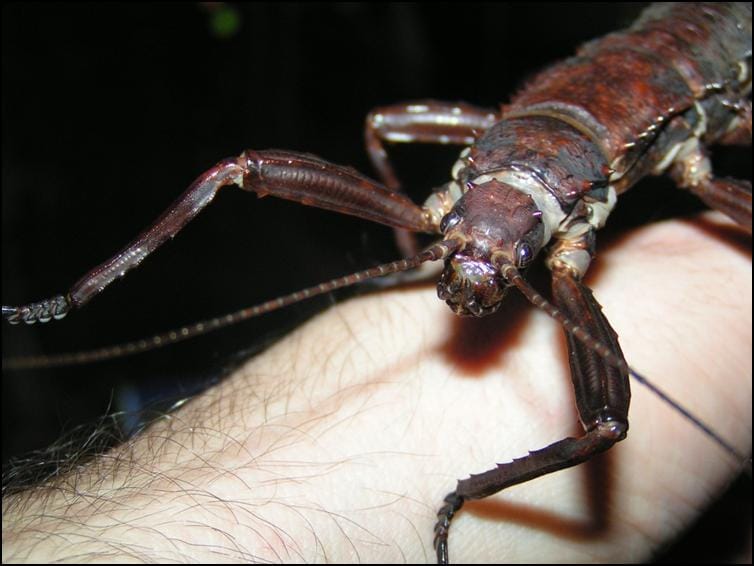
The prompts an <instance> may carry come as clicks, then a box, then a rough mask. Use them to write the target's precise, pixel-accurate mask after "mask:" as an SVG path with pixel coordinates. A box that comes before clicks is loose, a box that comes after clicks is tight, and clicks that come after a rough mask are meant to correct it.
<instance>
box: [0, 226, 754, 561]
mask: <svg viewBox="0 0 754 566" xmlns="http://www.w3.org/2000/svg"><path fill="white" fill-rule="evenodd" d="M750 250H751V240H750V237H749V236H746V235H743V234H742V233H741V232H740V231H738V229H736V228H734V227H732V226H731V225H730V223H729V222H728V221H726V220H724V219H722V217H721V216H719V215H715V214H707V215H704V216H702V217H700V218H697V219H695V220H693V221H692V220H688V221H672V222H663V223H658V224H655V225H652V226H648V227H644V228H641V229H638V230H635V231H633V232H631V233H630V234H629V235H626V236H624V237H622V238H620V239H619V240H617V241H615V242H612V243H610V244H609V245H604V242H603V245H602V246H601V247H600V255H599V257H598V260H597V262H596V264H595V266H594V269H593V273H591V274H590V276H589V279H588V282H589V283H590V285H592V287H593V289H594V290H595V295H596V297H597V298H598V299H599V300H600V302H601V303H602V305H603V307H604V309H605V312H606V313H607V316H608V318H609V319H610V321H611V322H612V324H613V326H614V327H615V328H616V330H617V331H618V333H619V335H620V338H621V344H622V347H623V350H624V352H625V354H626V359H627V360H628V361H629V363H630V364H631V365H632V366H633V367H635V368H637V369H638V370H639V371H642V372H643V373H645V375H647V376H649V377H651V378H652V379H653V380H654V382H655V383H656V384H658V385H660V386H661V387H663V388H664V389H665V390H666V391H668V392H669V393H671V394H672V395H673V396H674V397H675V398H677V399H679V400H682V401H683V402H684V403H685V404H686V406H687V407H688V408H690V409H691V410H692V411H693V412H694V413H695V414H696V415H698V416H700V417H701V418H702V419H704V420H705V421H706V422H708V423H710V424H711V425H712V426H713V427H714V428H715V429H716V430H717V431H719V432H720V433H721V434H722V435H723V436H724V437H725V438H727V439H729V440H730V441H732V442H733V443H734V444H735V445H736V446H737V447H738V449H739V450H741V451H742V452H744V453H746V454H748V453H750V449H751V414H752V413H751V399H752V398H751V364H752V351H751V344H752V337H751V330H752V324H751V322H752V321H751V312H752V308H751V251H750ZM538 284H539V286H540V287H541V286H542V282H541V281H540V282H538ZM433 287H434V286H433V285H421V286H412V287H410V288H408V289H403V290H392V291H384V292H378V293H374V294H371V295H369V296H365V297H362V298H359V299H356V300H351V301H348V302H345V303H343V304H340V305H337V306H335V307H333V308H331V309H329V310H328V311H327V312H325V313H324V314H322V315H320V316H318V317H317V318H315V319H313V320H312V321H310V322H309V323H307V324H305V325H304V326H302V327H301V328H300V329H298V330H297V331H296V332H294V333H292V334H291V335H290V336H288V337H287V338H285V339H284V340H282V341H281V342H279V343H278V344H276V345H275V346H274V347H272V348H270V349H269V350H267V351H266V352H264V353H263V354H262V355H260V356H258V357H256V358H254V359H252V360H250V361H249V362H248V363H247V364H246V365H245V366H244V367H243V368H241V369H240V370H239V371H238V372H237V373H235V374H234V375H233V376H232V377H230V378H229V379H227V380H226V381H224V382H223V383H222V384H220V385H219V386H217V387H214V388H213V389H210V390H209V391H207V392H206V393H204V394H203V395H201V396H199V397H197V398H196V399H194V400H192V401H191V402H189V403H187V404H186V405H184V406H183V407H181V408H180V409H178V410H177V411H175V412H174V413H172V414H171V415H169V416H167V417H165V418H163V419H162V420H160V421H158V422H156V423H155V424H153V425H152V426H151V427H150V428H149V429H147V430H146V431H145V432H144V433H143V434H141V435H140V436H138V437H137V438H135V439H134V440H133V441H132V442H131V443H129V444H128V445H125V446H122V447H119V448H117V449H115V450H113V451H111V452H109V453H108V454H106V455H104V456H102V457H100V458H98V459H96V460H95V461H93V462H91V463H90V464H88V465H86V466H84V467H83V468H82V469H79V470H77V471H76V472H75V473H74V474H72V475H69V476H68V477H65V478H61V479H59V480H58V481H56V482H55V484H54V485H51V486H45V487H41V488H38V489H35V490H32V491H28V492H25V493H22V494H19V495H15V496H11V497H6V498H4V500H3V561H4V562H5V561H35V562H47V561H53V560H55V561H69V562H84V561H118V562H121V561H142V560H143V561H160V562H162V561H181V562H182V561H192V562H197V561H198V562H203V561H206V562H222V561H240V560H249V561H275V562H304V561H305V562H314V561H317V562H324V561H332V562H336V561H337V562H353V561H361V562H432V561H434V552H433V550H432V527H433V524H434V522H435V514H436V512H437V509H438V508H439V506H440V503H441V501H442V498H443V496H444V495H445V494H446V493H447V492H449V491H450V490H452V489H453V488H454V486H455V482H456V480H457V479H458V478H462V477H465V476H467V475H468V474H469V473H470V472H481V471H484V470H486V469H488V468H490V467H492V466H493V465H494V463H495V462H501V461H506V460H509V459H511V458H514V457H518V456H522V455H524V454H525V453H526V451H527V450H533V449H537V448H541V447H543V446H545V445H546V444H548V443H550V442H553V441H555V440H558V439H560V438H562V437H563V436H565V435H574V434H578V433H579V431H580V427H579V425H578V423H577V416H576V412H575V408H574V405H573V394H572V392H571V385H570V379H569V377H568V371H567V364H566V360H565V341H564V339H563V337H562V333H561V331H560V329H559V328H558V327H557V325H556V323H555V322H554V321H552V320H550V319H549V318H547V316H546V315H544V314H543V313H541V312H537V311H535V310H534V309H533V308H530V307H528V306H527V305H525V304H524V303H523V302H522V301H521V300H520V299H518V298H514V297H513V296H511V297H510V298H509V305H508V306H507V307H504V309H503V310H502V312H501V313H499V314H497V315H494V316H493V317H489V318H488V319H485V320H459V319H458V318H456V317H455V316H454V315H453V314H452V313H451V312H450V311H449V309H448V308H447V307H446V306H445V305H444V304H443V303H442V302H441V301H439V300H438V299H437V298H436V296H435V291H434V288H433ZM738 469H739V467H738V466H737V465H736V463H735V462H732V461H731V460H730V459H729V457H728V456H727V455H726V454H725V453H724V452H723V451H722V450H721V449H720V448H718V447H717V446H716V445H714V444H713V443H712V442H711V441H710V440H708V439H707V438H706V437H704V436H703V435H702V434H701V433H700V432H699V431H697V430H695V429H694V428H692V427H691V426H690V425H689V424H688V423H687V422H686V421H684V420H683V419H682V418H681V417H680V416H678V415H677V414H675V413H674V412H672V411H671V409H669V408H668V407H667V406H666V405H664V404H662V403H661V402H660V401H659V400H658V399H657V398H655V397H654V396H653V395H652V394H650V393H649V392H648V391H647V390H646V389H644V388H643V387H641V386H640V385H637V384H635V383H634V384H633V398H632V405H631V411H630V430H629V435H628V438H627V439H626V440H625V441H623V442H621V443H619V444H618V445H617V446H616V447H615V448H613V449H612V450H610V451H609V452H608V453H607V454H606V455H604V456H603V457H600V458H598V459H597V461H596V462H593V463H590V464H588V465H585V466H579V467H576V468H573V469H570V470H566V471H563V472H558V473H555V474H552V475H549V476H546V477H544V478H540V479H537V480H534V481H532V482H529V483H526V484H524V485H521V486H517V487H514V488H512V489H510V490H508V491H506V492H504V493H502V494H498V495H496V496H494V497H491V498H489V499H487V500H484V501H480V502H476V503H472V504H468V505H467V506H465V507H464V509H463V510H462V511H461V512H460V513H459V514H458V516H457V518H456V519H455V521H454V523H453V527H452V529H451V535H450V553H451V560H455V561H458V562H461V561H464V562H465V561H472V562H495V561H505V562H620V561H640V560H646V559H648V558H649V557H650V556H651V554H652V552H653V551H654V550H656V549H657V548H658V547H659V546H661V545H663V544H665V543H667V542H668V541H669V540H671V539H672V538H673V537H674V535H676V534H677V533H678V532H679V530H681V529H683V528H684V527H685V526H687V525H688V524H689V523H690V522H691V521H692V520H693V519H694V517H695V516H696V515H697V514H699V513H700V512H701V511H702V510H703V508H704V507H705V505H706V504H707V503H709V502H710V500H712V499H713V498H714V497H715V495H716V494H717V493H718V492H719V491H720V490H721V489H722V488H724V486H725V485H726V484H727V482H729V481H730V480H731V478H733V477H735V476H736V475H737V473H738Z"/></svg>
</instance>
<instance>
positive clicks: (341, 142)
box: [2, 3, 751, 561]
mask: <svg viewBox="0 0 754 566" xmlns="http://www.w3.org/2000/svg"><path fill="white" fill-rule="evenodd" d="M234 9H235V11H236V14H237V18H238V22H239V24H240V25H239V28H238V29H237V31H236V32H235V33H231V34H230V35H228V36H225V37H223V36H222V34H218V33H216V32H214V31H213V27H212V21H213V13H214V10H215V8H213V7H211V6H208V5H207V4H141V3H134V4H120V5H118V4H115V5H113V4H86V5H80V4H76V5H66V4H45V5H41V4H30V3H23V4H13V5H8V4H4V5H3V8H2V162H3V167H2V175H3V176H2V199H3V201H2V205H3V206H2V215H3V221H2V226H3V238H2V246H3V252H2V273H3V290H2V298H3V303H5V304H21V303H24V302H29V301H31V300H38V299H41V298H45V297H49V296H52V295H54V294H57V293H59V292H63V291H65V290H66V289H67V287H68V286H69V285H70V284H72V283H73V282H74V281H76V280H77V279H78V278H79V277H80V276H81V275H82V274H83V273H85V272H86V271H88V270H89V269H90V268H91V267H93V266H94V265H96V264H98V263H99V262H101V261H102V260H104V259H106V258H107V257H109V256H110V255H111V254H112V253H114V252H115V251H116V250H118V249H119V248H121V247H122V246H123V245H124V244H125V243H126V242H127V241H129V240H130V239H131V238H132V237H133V236H135V235H136V234H137V233H138V232H139V231H141V230H142V229H143V228H144V227H145V226H147V225H148V224H149V223H150V222H151V221H152V220H153V219H154V218H156V217H157V215H158V214H159V213H160V212H162V210H164V208H165V207H166V206H167V205H169V204H170V202H172V200H173V199H174V198H175V197H176V196H177V195H178V194H179V193H180V192H181V191H182V190H183V189H184V188H185V187H186V186H188V184H189V183H190V182H191V181H192V180H193V179H194V178H195V177H196V176H197V175H198V174H199V173H201V172H202V171H204V170H206V169H207V168H209V167H211V166H212V165H213V164H214V163H215V162H217V161H218V160H219V159H221V158H223V157H228V156H234V155H237V154H238V153H240V152H241V150H243V149H245V148H255V149H266V148H286V149H294V150H300V151H307V152H311V153H315V154H318V155H320V156H322V157H324V158H326V159H328V160H331V161H334V162H336V163H342V164H347V165H352V166H354V167H356V168H357V169H359V170H361V171H363V172H365V173H367V174H369V175H373V172H372V170H371V168H370V166H369V163H368V160H367V156H366V152H365V150H364V149H363V142H362V135H363V134H362V133H363V120H364V117H365V115H366V113H367V112H368V111H369V110H370V109H371V108H373V107H375V106H377V105H381V104H388V103H392V102H397V101H403V100H411V99H418V98H429V97H431V98H437V99H442V100H466V101H468V102H473V103H477V104H480V105H485V106H495V105H496V104H498V103H500V102H504V101H506V100H507V98H508V96H509V95H510V94H511V93H512V92H514V91H515V90H516V88H518V87H519V86H520V85H521V83H522V81H524V80H525V79H526V78H527V77H528V76H530V75H531V74H532V73H534V72H535V71H537V70H539V69H541V68H542V67H543V66H544V65H546V64H547V63H550V62H552V61H554V60H557V59H559V58H562V57H564V56H567V55H569V54H571V53H572V52H573V50H574V49H575V48H576V46H578V45H579V44H580V43H582V42H583V41H585V40H588V39H591V38H593V37H596V36H599V35H602V34H604V33H606V32H608V31H611V30H614V29H617V28H620V27H623V26H625V25H627V24H629V23H630V22H631V20H632V19H633V18H634V17H635V16H636V14H637V13H638V10H639V6H637V5H636V4H628V3H626V4H622V3H611V4H607V3H604V4H574V3H568V4H537V3H526V4H510V5H508V4H506V5H502V4H483V5H478V4H473V3H464V4H462V5H457V4H435V3H433V4H419V5H416V4H393V5H374V4H367V3H354V4H316V3H306V4H285V3H275V4H251V5H239V6H234ZM458 151H459V150H458V149H457V148H452V149H450V150H448V148H435V147H430V148H427V147H414V148H405V147H401V148H396V150H395V151H394V152H392V155H394V156H395V158H396V162H397V165H398V171H399V174H400V175H401V177H402V178H403V179H404V180H405V181H406V186H407V188H408V189H409V190H410V192H411V193H412V196H413V197H414V198H415V199H416V200H423V199H424V198H425V197H426V195H427V194H428V192H429V190H430V188H431V187H432V186H434V185H437V184H439V183H442V182H444V181H445V180H446V178H447V175H448V171H449V168H450V165H451V163H452V161H453V160H454V158H455V156H456V155H457V153H458ZM718 166H719V167H720V168H722V169H723V170H724V171H726V172H728V173H730V174H738V175H739V176H745V177H746V176H748V178H750V176H751V157H750V150H748V149H747V150H744V151H735V150H726V151H725V152H722V154H721V159H719V160H718ZM651 183H653V184H651ZM696 206H697V205H696V203H695V201H694V200H693V199H690V198H688V197H687V195H685V194H683V193H681V192H679V191H673V190H672V187H670V185H669V183H667V182H665V181H662V180H658V181H654V182H651V181H650V182H649V183H647V184H646V186H644V185H643V188H640V189H637V190H636V191H632V193H629V194H628V195H626V197H625V199H624V200H623V201H622V202H621V207H620V210H619V211H618V212H617V213H616V215H615V218H614V219H613V221H612V223H611V226H610V227H609V228H608V229H609V230H620V229H625V227H626V226H628V225H632V224H638V223H643V222H647V221H652V220H657V219H659V218H663V217H667V216H670V215H674V214H678V213H679V212H680V213H684V212H689V211H691V210H693V209H694V208H695V207H696ZM396 255H397V252H396V250H395V248H394V245H393V241H392V235H391V232H390V231H389V230H387V229H385V228H384V227H380V226H372V225H368V224H367V223H365V222H362V221H358V220H354V219H351V218H347V217H342V216H339V215H336V214H333V213H327V212H320V211H316V210H313V209H307V208H305V207H302V206H299V205H295V204H292V203H287V202H280V201H274V200H273V199H264V200H262V201H260V200H258V199H256V197H254V196H253V195H250V194H248V193H244V192H242V191H239V190H235V189H232V188H229V189H226V190H223V191H221V192H220V195H219V196H218V198H217V199H216V200H215V201H214V202H213V204H212V205H211V206H210V207H209V208H208V209H207V210H206V211H204V212H203V213H202V214H201V215H200V216H199V217H198V218H197V219H196V220H195V221H194V222H192V223H191V224H190V225H189V227H188V228H186V229H185V230H184V232H183V233H181V235H180V237H178V238H177V239H176V240H175V241H173V242H171V243H168V244H166V245H165V247H164V248H163V249H161V250H160V251H159V252H157V253H156V254H155V255H154V256H152V257H150V259H148V260H147V261H145V263H144V264H143V266H142V267H140V268H139V269H138V270H136V271H135V272H132V273H131V274H130V275H129V276H128V277H126V279H125V280H123V281H122V282H119V283H116V284H114V285H113V286H112V287H111V288H109V289H108V290H107V292H105V293H104V294H103V295H102V296H100V297H97V298H96V299H95V300H94V301H93V302H92V303H91V304H90V305H88V306H87V307H86V309H85V310H82V311H81V312H80V313H73V314H71V315H69V317H68V318H67V319H66V320H65V321H64V322H62V323H57V324H48V325H45V326H41V325H35V326H34V327H24V328H18V327H14V328H10V329H9V328H8V327H6V326H3V329H2V334H3V356H8V355H10V354H14V355H15V354H20V353H29V354H30V353H40V352H48V353H50V352H64V351H71V350H80V349H88V348H93V347H97V346H103V345H109V344H113V343H117V342H122V341H126V340H133V339H136V338H141V337H144V336H148V335H150V334H153V333H156V332H160V331H164V330H167V329H171V328H174V327H176V326H179V325H182V324H186V323H191V322H194V321H196V320H199V319H202V318H206V317H210V316H215V315H217V314H220V313H225V312H230V311H233V310H236V309H238V308H240V307H243V306H247V305H250V304H254V303H256V302H259V301H262V300H265V299H269V298H272V297H275V296H277V295H279V294H283V293H288V292H291V291H294V290H297V289H299V288H301V287H303V286H307V285H312V284H316V283H318V282H320V281H322V280H325V279H329V278H332V277H335V276H339V275H342V274H345V273H348V272H351V271H355V270H357V269H361V268H364V267H367V266H370V265H373V264H375V263H377V262H383V261H389V260H392V259H395V258H396ZM332 300H335V299H334V298H333V297H326V298H323V299H320V300H318V301H314V302H312V303H310V304H303V305H299V306H296V307H292V308H290V309H287V310H286V311H284V312H282V313H278V314H274V315H270V316H268V317H265V318H264V319H262V320H256V321H252V322H248V323H245V324H243V325H241V326H239V327H236V328H234V329H229V330H226V331H222V332H219V333H217V334H216V335H213V336H208V337H205V338H200V339H197V340H194V341H191V342H189V343H186V344H183V345H176V346H173V347H170V348H167V349H164V350H162V351H159V352H155V353H149V354H144V355H140V356H138V357H133V358H127V359H121V360H115V361H110V362H103V363H98V364H92V365H89V366H85V367H75V368H61V369H54V370H44V371H26V372H12V373H11V372H6V373H5V375H4V378H3V462H4V463H6V462H7V461H8V459H9V458H10V457H13V456H17V455H19V454H22V453H24V452H26V451H28V450H30V449H38V448H42V447H44V446H46V445H48V444H49V443H50V442H52V441H53V440H55V439H56V438H58V437H59V436H60V435H61V432H65V431H70V430H72V429H74V427H75V426H76V425H78V424H80V423H86V422H92V421H93V420H95V419H96V418H98V417H100V416H101V415H103V414H105V413H106V412H108V411H109V412H115V411H123V410H125V411H134V410H136V409H138V408H140V407H142V406H144V405H145V404H149V403H151V402H153V401H155V400H159V399H177V398H180V397H182V396H185V395H189V394H191V393H194V392H196V391H197V390H200V389H201V388H203V387H205V386H206V385H207V384H208V383H212V382H213V381H215V380H217V379H220V378H221V377H222V376H223V375H224V374H225V373H226V371H227V370H228V369H229V368H230V367H232V366H233V365H235V364H236V363H237V362H238V360H240V359H242V358H243V357H245V356H246V355H248V354H249V353H251V352H253V351H255V350H258V349H259V348H262V347H264V345H265V344H267V343H269V341H270V340H272V339H274V338H275V337H276V336H279V335H280V334H282V333H284V332H285V331H287V330H288V329H290V328H292V327H293V326H295V325H296V324H298V323H300V321H301V320H303V319H305V318H307V317H308V316H311V314H312V313H314V312H316V311H317V310H320V309H322V308H325V307H326V306H327V305H328V304H329V302H331V301H332ZM737 490H738V491H733V492H732V494H731V495H729V499H730V500H731V501H733V503H734V505H733V507H734V508H736V509H739V510H741V509H742V508H743V509H742V513H743V516H741V515H738V516H733V517H732V520H733V521H734V524H738V525H743V526H742V527H741V528H739V532H740V533H743V536H744V537H745V536H746V534H747V533H749V534H750V526H749V525H750V504H748V503H747V504H746V505H741V504H740V502H741V501H742V500H743V499H744V498H745V500H746V501H750V498H751V486H750V481H749V480H743V481H742V482H740V485H739V487H738V488H737ZM736 503H738V505H736ZM720 513H722V515H720ZM729 513H730V511H729V510H726V508H723V509H722V511H718V515H714V516H713V518H712V519H709V521H710V522H711V523H712V524H713V525H718V526H719V525H721V523H722V519H721V517H724V516H726V515H728V514H729ZM726 529H727V530H726ZM726 532H730V527H728V526H726V527H724V528H723V529H721V530H719V531H718V532H714V533H712V534H709V533H707V534H698V533H695V534H694V535H692V539H696V540H704V542H705V546H709V545H711V541H710V538H715V539H716V540H717V541H718V545H719V548H722V549H726V548H730V547H731V546H732V545H734V544H737V542H736V541H738V540H739V539H738V538H736V537H733V538H732V539H728V538H724V536H723V535H724V534H725V533H726ZM685 544H687V543H684V545H683V546H681V547H680V548H681V550H680V551H676V552H687V554H670V555H669V557H668V559H670V560H673V559H676V558H677V559H684V560H688V559H690V560H695V561H696V560H704V559H705V558H704V556H703V555H701V554H700V552H701V551H700V550H698V549H694V550H690V551H686V550H684V549H686V548H687V547H686V546H685ZM710 552H711V554H710V555H709V556H712V557H717V558H718V559H719V556H720V554H719V553H720V552H721V550H719V549H718V547H713V548H711V550H710Z"/></svg>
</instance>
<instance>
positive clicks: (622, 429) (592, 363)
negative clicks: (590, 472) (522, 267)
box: [434, 234, 631, 564]
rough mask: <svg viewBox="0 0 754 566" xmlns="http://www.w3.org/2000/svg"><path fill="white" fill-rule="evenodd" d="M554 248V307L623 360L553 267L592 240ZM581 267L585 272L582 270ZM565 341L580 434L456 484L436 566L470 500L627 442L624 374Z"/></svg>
mask: <svg viewBox="0 0 754 566" xmlns="http://www.w3.org/2000/svg"><path fill="white" fill-rule="evenodd" d="M561 243H562V245H561V246H558V245H557V244H556V246H554V247H553V250H552V252H551V257H553V259H555V261H552V263H551V264H550V265H551V266H552V267H551V269H552V271H553V281H552V288H553V296H554V298H555V303H556V305H557V307H558V308H559V309H560V310H561V311H562V313H563V314H564V315H565V316H566V317H567V318H568V319H570V320H571V321H573V322H574V323H575V325H576V327H577V328H576V330H577V329H578V328H579V327H580V328H581V329H582V330H584V331H586V332H587V333H589V334H590V335H591V336H592V337H593V338H596V339H597V340H599V341H600V342H601V344H602V347H603V348H606V349H607V350H608V351H609V353H610V354H611V355H613V356H616V357H617V358H618V359H620V360H623V361H625V360H624V357H623V353H622V352H621V349H620V346H619V345H618V340H617V335H616V333H615V331H614V330H613V329H612V328H611V327H610V324H609V323H608V321H607V319H606V318H605V316H604V315H603V314H602V308H601V307H600V305H599V304H598V303H597V301H596V300H595V299H594V296H593V295H592V292H591V290H590V289H589V288H588V287H586V286H585V285H584V284H583V283H581V281H580V280H579V277H578V272H579V270H578V269H573V268H572V267H571V266H569V265H568V263H565V262H559V261H557V255H558V254H565V255H566V256H570V257H575V258H576V261H584V260H585V261H586V264H585V266H588V260H589V258H590V257H591V248H592V244H593V238H592V237H591V234H587V235H585V236H584V237H583V238H581V239H580V240H579V241H576V242H567V241H563V242H561ZM585 268H586V267H584V269H585ZM566 337H567V340H568V352H569V361H570V367H571V378H572V380H573V386H574V389H575V392H576V406H577V408H578V412H579V417H580V419H581V423H582V425H583V427H584V430H585V434H584V435H583V436H581V437H579V438H570V437H569V438H565V439H563V440H560V441H558V442H555V443H553V444H551V445H549V446H547V447H545V448H543V449H541V450H535V451H532V452H529V454H528V455H527V456H524V457H522V458H518V459H514V460H513V461H512V462H508V463H504V464H497V466H496V467H495V468H493V469H491V470H489V471H487V472H483V473H481V474H472V475H471V477H469V478H468V479H464V480H459V482H458V485H457V487H456V489H455V491H453V492H451V493H449V494H448V495H447V496H446V497H445V504H444V505H443V506H442V507H441V508H440V511H439V512H438V513H437V518H438V520H437V523H436V525H435V540H434V545H435V550H436V551H437V560H438V563H440V564H446V563H447V562H448V531H449V528H450V521H451V520H452V519H453V516H454V515H455V514H456V512H457V511H458V510H459V509H460V508H461V507H462V506H463V504H464V502H465V501H467V500H469V499H482V498H485V497H488V496H490V495H493V494H495V493H497V492H499V491H501V490H503V489H505V488H507V487H511V486H513V485H516V484H519V483H523V482H527V481H529V480H532V479H535V478H538V477H540V476H543V475H545V474H549V473H551V472H555V471H558V470H562V469H565V468H569V467H571V466H575V465H577V464H580V463H582V462H585V461H587V460H589V459H590V458H592V457H593V456H595V455H596V454H599V453H600V452H604V451H605V450H607V449H608V448H610V447H611V446H612V445H613V444H615V443H616V442H618V441H620V440H623V439H624V438H625V437H626V432H627V430H628V405H629V400H630V396H631V395H630V389H629V385H628V372H627V371H625V369H618V368H616V367H614V366H613V365H611V364H609V363H608V362H607V361H606V359H605V355H604V353H600V352H598V351H596V350H595V349H594V348H590V347H587V346H586V345H585V344H584V343H583V342H582V341H580V340H577V339H576V338H575V337H574V335H573V334H572V333H571V332H566Z"/></svg>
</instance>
